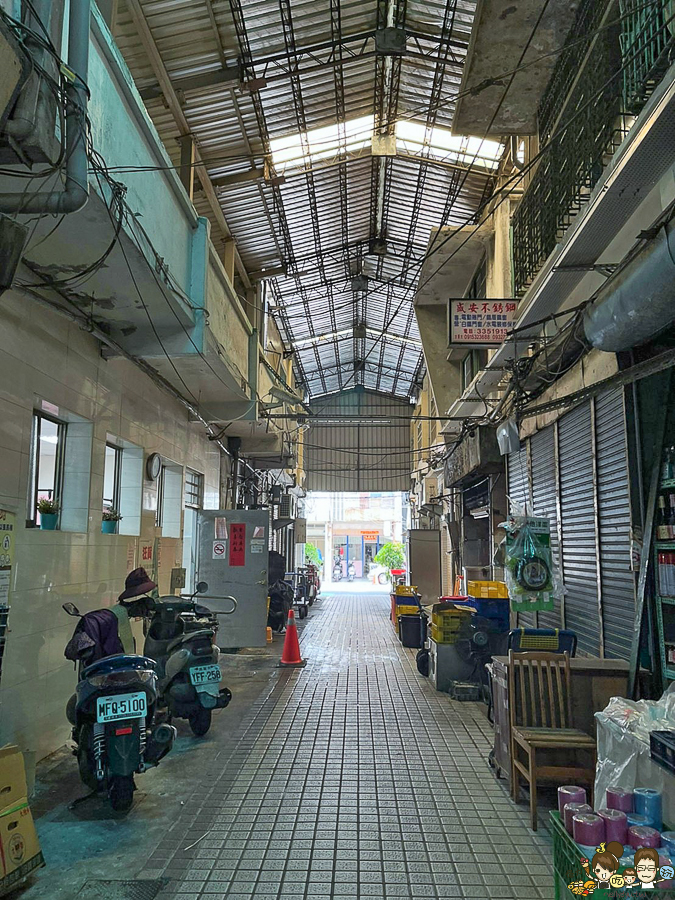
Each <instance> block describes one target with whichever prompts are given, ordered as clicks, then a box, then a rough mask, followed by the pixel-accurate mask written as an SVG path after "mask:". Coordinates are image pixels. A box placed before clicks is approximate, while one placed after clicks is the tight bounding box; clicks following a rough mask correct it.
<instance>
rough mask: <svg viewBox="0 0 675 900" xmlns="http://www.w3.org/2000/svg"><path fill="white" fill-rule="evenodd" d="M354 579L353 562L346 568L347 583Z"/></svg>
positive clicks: (354, 567)
mask: <svg viewBox="0 0 675 900" xmlns="http://www.w3.org/2000/svg"><path fill="white" fill-rule="evenodd" d="M355 578H356V566H355V565H354V563H353V562H350V563H349V566H348V567H347V581H353V580H354V579H355Z"/></svg>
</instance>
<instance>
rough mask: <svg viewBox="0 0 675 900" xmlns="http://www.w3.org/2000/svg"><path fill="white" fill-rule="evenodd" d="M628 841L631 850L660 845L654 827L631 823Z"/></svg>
mask: <svg viewBox="0 0 675 900" xmlns="http://www.w3.org/2000/svg"><path fill="white" fill-rule="evenodd" d="M575 840H576V838H575ZM628 843H629V844H630V846H631V847H632V848H633V850H639V849H640V847H654V849H657V848H658V847H660V846H661V834H660V832H658V831H657V830H656V828H648V827H647V826H646V825H631V827H630V828H629V829H628Z"/></svg>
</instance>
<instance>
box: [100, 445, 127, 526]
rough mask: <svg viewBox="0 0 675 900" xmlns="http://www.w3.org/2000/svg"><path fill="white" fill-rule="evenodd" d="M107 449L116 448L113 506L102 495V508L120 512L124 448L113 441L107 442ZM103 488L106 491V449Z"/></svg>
mask: <svg viewBox="0 0 675 900" xmlns="http://www.w3.org/2000/svg"><path fill="white" fill-rule="evenodd" d="M105 450H106V451H107V450H114V452H115V462H114V470H113V499H112V506H111V507H107V506H106V498H105V497H101V508H102V509H114V510H116V511H117V512H119V509H120V497H121V492H122V454H123V453H124V448H123V447H119V446H118V445H117V444H114V443H113V442H112V441H106V442H105ZM103 460H104V463H103V490H104V491H105V462H106V454H105V451H104V457H103Z"/></svg>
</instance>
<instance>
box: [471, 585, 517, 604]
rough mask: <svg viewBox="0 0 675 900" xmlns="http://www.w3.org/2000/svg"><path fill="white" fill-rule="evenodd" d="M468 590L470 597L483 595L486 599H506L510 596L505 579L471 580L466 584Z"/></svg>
mask: <svg viewBox="0 0 675 900" xmlns="http://www.w3.org/2000/svg"><path fill="white" fill-rule="evenodd" d="M466 592H467V594H468V595H469V596H470V597H481V598H482V599H485V600H490V599H492V598H497V599H499V598H503V599H505V598H507V597H508V596H509V592H508V589H507V587H506V585H505V584H504V582H503V581H470V582H469V583H468V584H467V586H466Z"/></svg>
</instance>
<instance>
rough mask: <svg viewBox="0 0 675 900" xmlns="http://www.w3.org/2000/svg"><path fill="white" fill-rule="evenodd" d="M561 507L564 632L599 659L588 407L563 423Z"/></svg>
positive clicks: (576, 410)
mask: <svg viewBox="0 0 675 900" xmlns="http://www.w3.org/2000/svg"><path fill="white" fill-rule="evenodd" d="M558 429H559V430H558V440H559V465H560V493H561V496H560V507H561V517H562V562H563V578H564V582H565V587H566V589H567V592H566V594H565V626H566V627H567V628H571V629H572V631H575V632H576V633H577V637H578V641H579V643H578V647H579V651H580V652H581V653H584V654H587V655H590V656H598V655H599V652H600V618H599V609H598V582H597V561H596V541H595V501H594V490H593V438H592V433H591V407H590V404H589V403H585V404H583V405H582V406H579V407H577V408H576V409H574V410H572V412H570V413H567V414H566V415H565V416H563V417H562V418H561V419H560V420H559V425H558Z"/></svg>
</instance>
